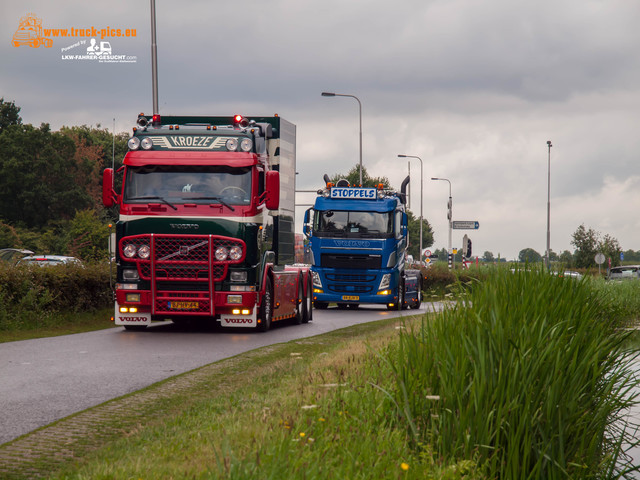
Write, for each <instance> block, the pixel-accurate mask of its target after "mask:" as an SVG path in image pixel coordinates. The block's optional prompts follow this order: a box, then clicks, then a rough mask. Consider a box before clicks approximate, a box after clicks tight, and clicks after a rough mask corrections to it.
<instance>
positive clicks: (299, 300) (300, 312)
mask: <svg viewBox="0 0 640 480" xmlns="http://www.w3.org/2000/svg"><path fill="white" fill-rule="evenodd" d="M304 308H305V298H304V286H303V285H302V275H300V276H299V277H298V296H297V297H296V316H295V317H293V323H294V324H295V325H300V324H301V323H302V322H303V321H304V317H305V313H304Z"/></svg>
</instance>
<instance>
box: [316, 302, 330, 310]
mask: <svg viewBox="0 0 640 480" xmlns="http://www.w3.org/2000/svg"><path fill="white" fill-rule="evenodd" d="M328 306H329V302H318V301H316V302H313V308H317V309H318V310H326V309H327V307H328Z"/></svg>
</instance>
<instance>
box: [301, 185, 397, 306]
mask: <svg viewBox="0 0 640 480" xmlns="http://www.w3.org/2000/svg"><path fill="white" fill-rule="evenodd" d="M325 180H327V178H326V176H325ZM407 183H408V179H407V180H405V183H403V186H404V188H406V184H407ZM304 233H305V235H307V237H308V238H309V243H310V246H311V264H312V266H311V272H312V278H313V300H314V305H315V307H316V308H318V309H323V308H327V306H328V305H329V303H336V304H337V306H338V308H347V307H350V308H357V307H358V306H359V305H360V304H383V305H386V306H387V308H390V309H391V308H402V306H403V304H404V276H405V273H404V270H405V268H404V267H405V262H406V251H407V246H408V244H407V214H406V213H405V194H404V192H403V193H397V192H393V191H390V190H385V189H384V188H383V186H382V185H379V186H377V187H376V188H362V187H351V186H349V185H348V182H346V181H344V180H341V181H340V182H338V184H337V185H333V184H332V183H331V182H327V184H326V187H325V188H324V189H321V190H319V191H318V197H317V199H316V201H315V204H314V206H313V208H312V209H309V210H307V212H306V213H305V226H304Z"/></svg>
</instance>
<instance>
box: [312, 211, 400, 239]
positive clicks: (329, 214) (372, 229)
mask: <svg viewBox="0 0 640 480" xmlns="http://www.w3.org/2000/svg"><path fill="white" fill-rule="evenodd" d="M313 223H314V225H313V230H314V233H315V234H317V235H318V236H326V237H379V238H386V237H391V236H393V215H392V212H347V211H339V210H326V211H316V212H315V218H314V222H313Z"/></svg>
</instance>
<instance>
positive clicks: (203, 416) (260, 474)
mask: <svg viewBox="0 0 640 480" xmlns="http://www.w3.org/2000/svg"><path fill="white" fill-rule="evenodd" d="M405 321H409V320H405ZM411 321H415V318H414V319H413V320H411ZM399 328H406V327H405V325H404V324H403V323H399V321H398V319H389V320H383V321H380V322H375V323H371V324H364V325H357V326H354V327H349V328H347V329H343V330H339V331H335V332H331V333H328V334H324V335H321V336H318V337H313V338H307V339H303V340H298V341H293V342H289V343H285V344H278V345H273V346H270V347H265V348H262V349H259V350H256V351H253V352H249V353H247V354H243V355H241V356H238V357H234V358H231V359H227V360H224V361H221V362H218V363H215V364H212V365H209V366H206V367H203V368H201V369H198V370H195V371H193V372H190V373H187V374H184V375H180V376H177V377H174V378H171V379H169V380H167V381H164V382H161V383H159V384H156V385H154V386H152V387H149V388H147V389H145V390H143V391H141V392H138V393H135V394H133V395H130V396H126V397H123V398H120V399H116V400H114V401H112V402H107V403H105V404H104V405H101V406H99V407H96V408H93V409H90V410H87V411H85V412H81V413H79V414H77V415H74V416H72V417H69V418H67V419H64V420H61V421H59V422H57V423H55V424H53V425H51V426H49V427H45V428H43V429H40V430H38V431H36V432H34V433H32V434H29V435H26V436H25V437H22V438H20V439H17V440H16V441H14V442H10V443H8V444H5V445H3V446H2V447H0V465H2V464H4V465H7V467H5V470H1V469H0V476H2V478H8V479H17V478H25V477H28V478H37V477H41V478H55V479H89V478H90V479H101V478H103V479H107V478H136V479H137V478H145V479H146V478H243V479H244V478H399V477H401V478H430V475H431V474H429V475H427V473H429V472H436V473H434V476H432V477H431V478H444V477H441V476H440V474H441V473H442V471H443V470H442V468H444V467H442V468H441V467H438V466H436V465H435V464H434V463H433V461H432V460H431V459H430V457H428V456H425V455H423V454H421V453H420V452H418V451H415V450H412V449H411V448H409V444H408V443H407V433H406V431H405V429H404V428H401V427H400V428H398V427H395V426H393V418H391V417H394V413H393V411H390V410H384V409H383V406H384V404H385V400H384V398H385V395H384V394H383V393H382V392H381V391H380V390H379V389H378V388H376V387H374V385H375V384H376V383H379V384H381V385H385V384H386V383H388V382H389V377H388V375H387V373H388V372H387V371H386V370H385V368H384V362H381V361H380V357H379V354H378V353H377V352H380V351H383V350H384V349H385V348H386V345H388V344H389V343H390V342H392V341H393V340H394V339H396V338H397V337H398V332H399V331H400V330H399ZM389 415H390V416H391V417H390V418H388V421H387V422H386V426H385V423H381V422H380V420H381V419H384V418H385V417H387V416H389ZM116 459H117V461H114V460H116ZM453 468H455V467H453ZM450 478H462V477H459V476H454V477H450ZM465 478H471V477H465Z"/></svg>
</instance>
